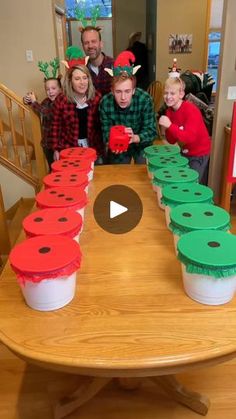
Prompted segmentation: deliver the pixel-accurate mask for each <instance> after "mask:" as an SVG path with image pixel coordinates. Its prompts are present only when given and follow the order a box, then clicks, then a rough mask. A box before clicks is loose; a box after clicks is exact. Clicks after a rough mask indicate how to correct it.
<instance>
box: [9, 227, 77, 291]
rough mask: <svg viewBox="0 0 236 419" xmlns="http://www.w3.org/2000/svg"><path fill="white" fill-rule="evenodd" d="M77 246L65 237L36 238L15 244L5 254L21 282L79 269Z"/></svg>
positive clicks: (47, 277)
mask: <svg viewBox="0 0 236 419" xmlns="http://www.w3.org/2000/svg"><path fill="white" fill-rule="evenodd" d="M81 256H82V255H81V250H80V246H79V244H78V243H77V242H76V241H75V240H73V239H71V238H69V237H65V236H54V235H48V236H37V237H32V238H30V239H28V240H24V241H23V242H21V243H20V244H17V245H16V246H15V247H14V248H13V249H12V251H11V253H10V255H9V260H10V264H11V267H12V269H13V270H14V272H16V274H17V278H18V280H19V281H20V282H21V283H24V282H25V281H32V282H40V281H42V280H43V279H51V278H52V279H53V278H58V277H60V276H69V275H71V274H72V273H73V272H75V271H76V270H77V269H79V267H80V263H81Z"/></svg>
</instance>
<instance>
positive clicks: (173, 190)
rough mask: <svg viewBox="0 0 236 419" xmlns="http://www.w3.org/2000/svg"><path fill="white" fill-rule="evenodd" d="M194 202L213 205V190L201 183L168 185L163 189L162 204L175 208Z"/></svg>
mask: <svg viewBox="0 0 236 419" xmlns="http://www.w3.org/2000/svg"><path fill="white" fill-rule="evenodd" d="M190 202H191V203H194V202H205V203H207V204H212V203H213V190H212V189H211V188H209V187H208V186H205V185H201V184H200V183H182V184H181V185H167V186H164V188H163V189H162V203H163V204H164V205H168V207H170V208H174V207H176V206H177V205H180V204H187V203H190Z"/></svg>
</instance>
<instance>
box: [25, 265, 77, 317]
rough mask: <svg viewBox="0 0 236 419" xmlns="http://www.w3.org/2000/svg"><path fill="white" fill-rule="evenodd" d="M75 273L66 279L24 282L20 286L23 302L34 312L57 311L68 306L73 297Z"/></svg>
mask: <svg viewBox="0 0 236 419" xmlns="http://www.w3.org/2000/svg"><path fill="white" fill-rule="evenodd" d="M75 285H76V272H74V273H73V274H71V275H70V276H67V277H65V276H64V277H59V278H55V279H43V280H42V281H40V282H32V281H27V280H26V281H25V283H24V284H20V286H21V290H22V293H23V295H24V297H25V301H26V303H27V304H28V306H29V307H31V308H33V309H34V310H40V311H51V310H57V309H59V308H61V307H64V306H65V305H66V304H68V303H69V302H70V301H71V300H72V299H73V298H74V295H75Z"/></svg>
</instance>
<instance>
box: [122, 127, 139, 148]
mask: <svg viewBox="0 0 236 419" xmlns="http://www.w3.org/2000/svg"><path fill="white" fill-rule="evenodd" d="M125 132H127V134H128V136H129V144H132V143H136V144H137V143H140V138H139V135H137V134H134V132H133V130H132V128H129V127H126V128H125Z"/></svg>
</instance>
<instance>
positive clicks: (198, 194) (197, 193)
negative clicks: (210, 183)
mask: <svg viewBox="0 0 236 419" xmlns="http://www.w3.org/2000/svg"><path fill="white" fill-rule="evenodd" d="M194 195H197V196H201V195H202V193H201V192H194Z"/></svg>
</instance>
